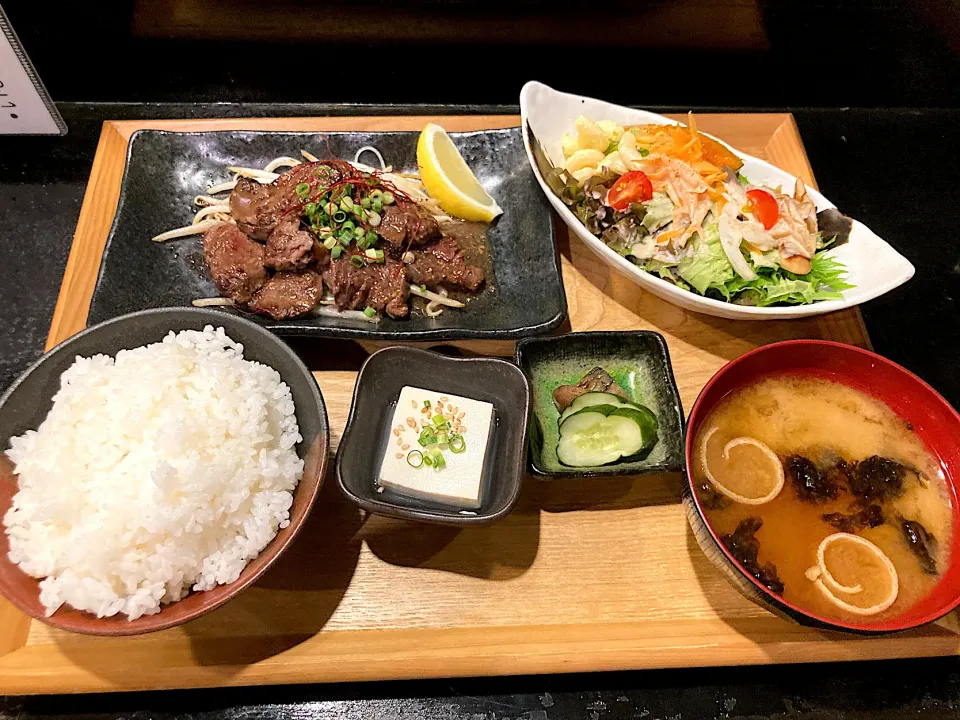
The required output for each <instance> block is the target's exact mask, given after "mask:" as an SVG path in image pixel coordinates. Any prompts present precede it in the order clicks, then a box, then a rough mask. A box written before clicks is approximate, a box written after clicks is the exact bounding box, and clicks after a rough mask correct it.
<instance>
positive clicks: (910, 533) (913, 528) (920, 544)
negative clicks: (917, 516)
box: [900, 518, 937, 575]
mask: <svg viewBox="0 0 960 720" xmlns="http://www.w3.org/2000/svg"><path fill="white" fill-rule="evenodd" d="M900 527H901V529H902V530H903V537H904V538H905V539H906V541H907V545H909V546H910V550H911V552H913V554H914V555H916V556H917V559H918V560H920V567H921V568H922V569H923V571H924V572H925V573H927V574H928V575H936V574H937V563H936V561H935V560H934V559H933V556H934V555H935V554H936V542H937V541H936V538H934V537H933V535H931V534H930V533H928V532H927V529H926V528H925V527H924V526H923V525H921V524H920V523H919V522H917V521H916V520H906V519H903V518H901V520H900Z"/></svg>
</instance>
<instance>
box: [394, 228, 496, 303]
mask: <svg viewBox="0 0 960 720" xmlns="http://www.w3.org/2000/svg"><path fill="white" fill-rule="evenodd" d="M413 255H414V260H413V262H411V263H409V264H408V265H406V272H407V279H408V280H409V281H410V282H411V283H414V284H416V285H426V286H427V287H430V288H433V287H445V288H448V289H451V290H452V289H460V290H469V291H475V290H476V289H477V288H479V287H480V286H481V285H482V284H483V280H484V277H483V270H482V269H481V268H478V267H474V266H472V265H467V262H466V260H465V259H464V257H463V252H462V251H461V250H460V248H459V246H458V245H457V243H456V241H455V240H454V239H453V238H449V237H441V238H440V239H439V240H437V241H436V242H432V243H429V244H427V245H423V246H421V247H419V248H417V249H416V250H415V251H413Z"/></svg>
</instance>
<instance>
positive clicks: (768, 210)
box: [747, 190, 780, 230]
mask: <svg viewBox="0 0 960 720" xmlns="http://www.w3.org/2000/svg"><path fill="white" fill-rule="evenodd" d="M747 199H748V200H749V201H750V205H751V206H752V207H753V214H754V215H756V216H757V219H758V220H759V221H760V224H761V225H763V229H764V230H769V229H770V228H772V227H773V226H774V225H776V224H777V220H778V219H779V218H780V208H779V207H778V206H777V199H776V198H775V197H774V196H773V195H771V194H770V193H768V192H767V191H766V190H748V191H747Z"/></svg>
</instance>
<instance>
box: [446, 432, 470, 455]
mask: <svg viewBox="0 0 960 720" xmlns="http://www.w3.org/2000/svg"><path fill="white" fill-rule="evenodd" d="M447 447H449V448H450V452H452V453H456V454H457V455H459V454H460V453H462V452H463V451H464V450H466V449H467V441H466V440H464V439H463V435H451V436H450V439H449V440H448V441H447Z"/></svg>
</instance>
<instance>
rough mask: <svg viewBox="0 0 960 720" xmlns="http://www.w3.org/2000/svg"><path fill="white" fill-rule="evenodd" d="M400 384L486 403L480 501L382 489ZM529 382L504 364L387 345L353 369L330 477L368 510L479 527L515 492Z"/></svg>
mask: <svg viewBox="0 0 960 720" xmlns="http://www.w3.org/2000/svg"><path fill="white" fill-rule="evenodd" d="M404 385H413V386H415V387H420V388H423V389H424V390H431V391H435V392H438V393H441V394H443V393H448V394H451V395H460V396H463V397H469V398H473V399H475V400H481V401H483V402H488V403H491V404H492V405H493V407H494V422H493V426H492V432H491V439H490V444H489V446H488V449H487V462H486V466H485V470H484V477H483V484H482V496H481V505H480V508H479V509H477V510H458V509H456V508H451V507H448V506H444V505H439V504H436V503H431V502H428V501H425V500H419V499H414V498H408V497H404V496H401V495H399V494H397V493H394V492H391V491H389V490H387V491H385V492H383V493H381V492H378V485H377V478H378V475H379V472H380V464H381V461H382V459H383V455H384V453H385V452H390V451H391V450H390V448H389V446H390V442H391V440H392V439H393V436H392V435H391V430H392V426H391V423H392V420H393V412H394V408H395V407H396V403H397V398H398V397H399V395H400V390H401V388H402V387H403V386H404ZM529 415H530V385H529V384H528V383H527V379H526V378H525V377H524V375H523V373H522V372H520V370H519V369H518V368H517V367H516V366H515V365H513V364H512V363H510V362H507V361H505V360H496V359H491V358H470V359H459V358H451V357H447V356H445V355H440V354H438V353H434V352H428V351H426V350H417V349H414V348H407V347H389V348H385V349H383V350H380V351H379V352H376V353H374V354H373V355H371V356H370V357H369V358H367V361H366V362H365V363H364V364H363V367H362V368H360V374H359V376H358V377H357V384H356V387H355V388H354V391H353V404H352V405H351V407H350V417H349V418H348V419H347V427H346V428H345V429H344V431H343V437H342V438H341V440H340V448H339V450H338V451H337V461H336V468H337V481H338V482H339V483H340V488H341V490H343V492H344V493H345V494H346V495H347V497H349V498H350V499H351V500H353V501H354V502H355V503H357V505H359V506H360V507H361V508H363V509H364V510H366V511H367V512H370V513H375V514H377V515H389V516H391V517H397V518H402V519H405V520H419V521H422V522H432V523H441V524H447V525H487V524H489V523H492V522H495V521H497V520H499V519H501V518H503V517H504V516H506V515H507V514H508V513H509V512H510V510H512V509H513V506H514V504H515V503H516V501H517V498H518V496H519V495H520V485H521V482H522V480H523V476H524V472H525V469H526V455H527V451H526V447H527V442H526V439H527V419H528V417H529Z"/></svg>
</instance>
